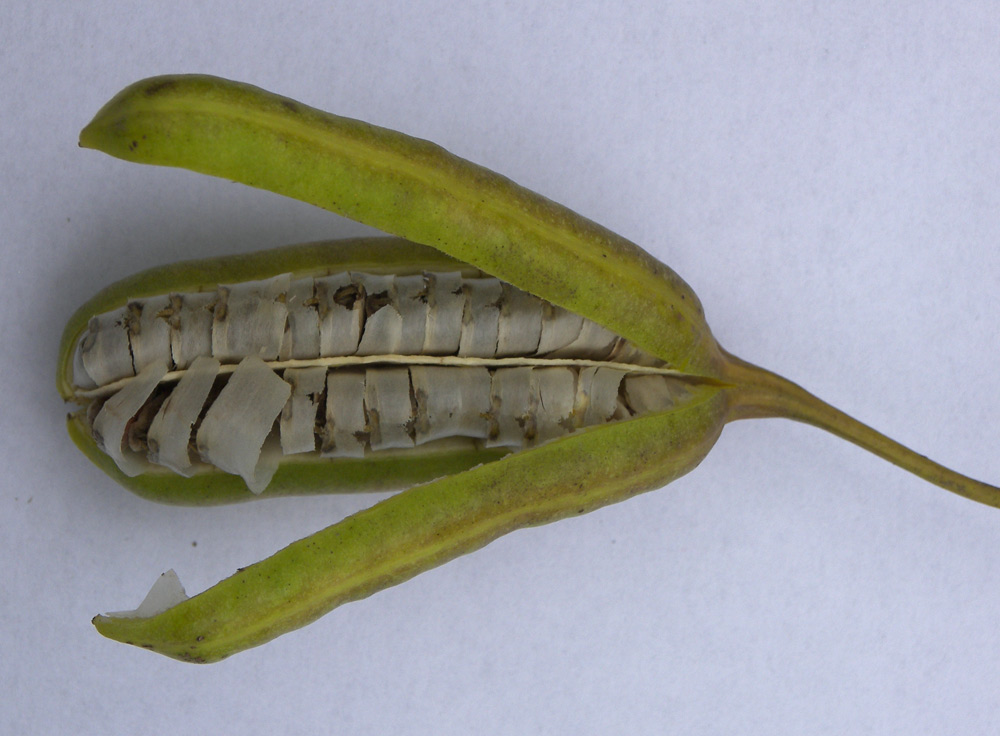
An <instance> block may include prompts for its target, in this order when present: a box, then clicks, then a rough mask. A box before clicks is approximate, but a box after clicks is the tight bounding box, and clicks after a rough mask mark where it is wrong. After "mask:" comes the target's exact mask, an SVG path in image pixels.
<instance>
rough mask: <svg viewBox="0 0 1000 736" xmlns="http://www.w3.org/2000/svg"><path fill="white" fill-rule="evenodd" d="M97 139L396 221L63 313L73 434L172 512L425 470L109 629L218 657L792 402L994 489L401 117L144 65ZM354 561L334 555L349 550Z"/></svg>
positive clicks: (154, 596) (894, 453)
mask: <svg viewBox="0 0 1000 736" xmlns="http://www.w3.org/2000/svg"><path fill="white" fill-rule="evenodd" d="M81 145H83V146H85V147H89V148H96V149H99V150H102V151H105V152H107V153H110V154H112V155H114V156H118V157H120V158H124V159H127V160H132V161H138V162H143V163H153V164H161V165H168V166H180V167H185V168H190V169H193V170H195V171H200V172H204V173H209V174H214V175H216V176H221V177H225V178H227V179H233V180H236V181H240V182H244V183H248V184H252V185H253V186H258V187H261V188H264V189H269V190H271V191H275V192H278V193H281V194H285V195H288V196H292V197H295V198H297V199H301V200H303V201H306V202H311V203H313V204H316V205H319V206H321V207H325V208H327V209H330V210H333V211H335V212H338V213H340V214H344V215H347V216H348V217H352V218H354V219H356V220H358V221H360V222H364V223H366V224H369V225H373V226H375V227H378V228H381V229H382V230H384V231H386V232H388V233H391V234H393V235H396V236H400V237H397V238H382V239H377V238H376V239H362V240H355V241H347V242H341V243H314V244H307V245H302V246H293V247H289V248H282V249H276V250H272V251H266V252H262V253H256V254H249V255H247V256H241V257H239V258H236V259H233V258H218V259H210V260H206V261H198V262H191V263H182V264H177V265H173V266H168V267H163V268H157V269H152V270H150V271H147V272H144V273H141V274H138V275H136V276H134V277H131V278H129V279H126V280H124V281H122V282H119V283H118V284H115V285H112V286H110V287H108V288H107V289H105V290H104V291H102V292H101V293H100V294H98V295H97V296H95V297H94V298H93V299H91V300H90V301H89V302H88V303H87V304H85V305H84V306H83V307H81V309H80V310H79V311H78V312H77V313H76V314H75V315H74V316H73V317H72V318H71V320H70V322H69V324H68V325H67V327H66V331H65V333H64V336H63V342H62V349H61V355H60V367H59V376H58V385H59V390H60V393H61V394H62V395H63V397H64V398H66V399H67V400H71V401H75V402H77V403H79V404H81V405H82V407H81V408H80V409H79V410H78V411H75V412H74V413H73V414H71V415H70V417H69V430H70V434H71V436H72V437H73V439H74V441H75V442H76V443H77V445H78V446H79V447H80V448H81V449H82V450H83V451H84V453H85V454H87V456H88V457H89V458H90V459H91V460H93V461H94V462H95V463H96V464H97V465H99V466H100V467H101V468H103V469H104V470H105V471H106V472H108V473H109V474H110V475H111V476H112V477H114V478H115V479H116V480H118V481H119V482H121V483H122V484H123V485H126V486H127V487H129V488H131V489H132V490H134V491H135V492H137V493H139V494H141V495H143V496H146V497H148V498H151V499H154V500H158V501H164V502H169V503H190V504H199V503H221V502H226V501H233V500H241V499H248V498H254V497H257V496H258V495H271V496H273V495H287V494H294V493H316V492H331V491H346V490H367V489H375V488H407V490H404V491H402V492H401V493H399V494H397V495H395V496H393V497H391V498H389V499H387V500H385V501H382V502H381V503H378V504H376V505H375V506H373V507H371V508H370V509H368V510H366V511H364V512H361V513H359V514H357V515H355V516H352V517H350V518H348V519H345V520H343V521H341V522H340V523H338V524H335V525H333V526H331V527H329V528H327V529H324V530H322V531H320V532H317V533H316V534H314V535H312V536H311V537H308V538H306V539H304V540H301V541H300V542H296V543H294V544H292V545H291V546H289V547H287V548H286V549H284V550H282V551H280V552H278V553H277V554H275V555H274V556H272V557H270V558H268V559H267V560H264V561H263V562H260V563H257V564H256V565H252V566H250V567H247V568H244V569H241V570H240V571H239V572H238V573H236V575H234V576H233V577H231V578H228V579H227V580H224V581H222V582H221V583H219V584H218V585H216V586H214V587H213V588H210V589H209V590H207V591H205V592H204V593H201V594H200V595H197V596H195V597H193V598H187V597H186V595H185V594H184V592H183V589H182V588H181V587H180V584H179V582H178V581H177V579H176V576H174V575H173V574H172V573H171V574H167V575H165V576H163V577H161V579H160V580H159V581H158V582H157V585H156V586H154V589H153V591H151V593H150V596H149V597H148V598H147V600H146V601H145V602H144V603H143V605H142V606H140V607H139V608H138V609H137V610H135V611H131V612H124V613H117V614H109V615H107V616H98V617H97V618H96V619H95V624H96V625H97V627H98V629H99V630H100V631H101V633H103V634H105V635H107V636H109V637H111V638H114V639H118V640H120V641H125V642H128V643H132V644H137V645H140V646H143V647H145V648H149V649H153V650H155V651H159V652H161V653H164V654H167V655H169V656H172V657H176V658H178V659H183V660H188V661H196V662H209V661H215V660H218V659H221V658H223V657H226V656H228V655H230V654H233V653H235V652H237V651H240V650H242V649H245V648H247V647H251V646H255V645H257V644H260V643H263V642H265V641H267V640H269V639H272V638H274V637H275V636H278V635H280V634H282V633H284V632H286V631H288V630H290V629H293V628H296V627H298V626H302V625H303V624H305V623H307V622H309V621H311V620H313V619H315V618H316V617H318V616H320V615H322V614H324V613H326V612H327V611H329V610H330V609H332V608H334V607H335V606H337V605H339V604H340V603H342V602H345V601H348V600H354V599H357V598H360V597H364V596H366V595H369V594H371V593H373V592H375V591H377V590H379V589H381V588H384V587H386V586H388V585H393V584H395V583H398V582H401V581H403V580H405V579H407V578H409V577H411V576H413V575H415V574H417V573H419V572H421V571H423V570H426V569H428V568H430V567H432V566H435V565H438V564H440V563H442V562H444V561H446V560H448V559H451V558H453V557H455V556H457V555H460V554H463V553H465V552H469V551H471V550H474V549H476V548H478V547H481V546H482V545H484V544H487V543H488V542H490V541H491V540H493V539H495V538H496V537H497V536H499V535H501V534H504V533H506V532H508V531H511V530H513V529H516V528H519V527H522V526H525V525H529V524H539V523H544V522H547V521H553V520H556V519H559V518H563V517H565V516H569V515H573V514H579V513H582V512H585V511H589V510H592V509H594V508H597V507H599V506H602V505H605V504H608V503H613V502H615V501H619V500H622V499H624V498H627V497H629V496H631V495H634V494H636V493H639V492H642V491H646V490H650V489H653V488H657V487H660V486H662V485H664V484H666V483H668V482H670V481H671V480H673V479H674V478H676V477H678V476H680V475H682V474H683V473H686V472H687V471H689V470H691V469H692V468H693V467H695V466H696V465H697V464H698V463H699V462H700V461H701V459H702V458H703V457H704V456H705V454H706V453H707V452H708V451H709V450H710V449H711V447H712V445H713V444H714V442H715V440H716V439H717V438H718V436H719V433H720V432H721V430H722V427H723V426H724V424H725V423H726V422H728V421H731V420H734V419H742V418H749V417H765V416H780V417H788V418H793V419H798V420H800V421H805V422H809V423H812V424H815V425H817V426H819V427H822V428H824V429H827V430H829V431H832V432H834V433H836V434H838V435H840V436H841V437H844V438H845V439H848V440H850V441H852V442H855V443H857V444H859V445H861V446H862V447H865V448H867V449H869V450H871V451H873V452H875V453H877V454H879V455H880V456H882V457H884V458H886V459H888V460H890V461H891V462H894V463H896V464H897V465H900V466H901V467H903V468H905V469H907V470H909V471H911V472H913V473H916V474H917V475H919V476H920V477H923V478H925V479H927V480H929V481H931V482H933V483H937V484H938V485H941V486H942V487H944V488H947V489H949V490H952V491H955V492H956V493H959V494H961V495H964V496H967V497H969V498H972V499H974V500H978V501H981V502H984V503H988V504H990V505H994V506H996V505H1000V490H998V489H997V488H994V487H992V486H988V485H986V484H983V483H980V482H978V481H974V480H972V479H969V478H966V477H964V476H961V475H959V474H957V473H954V472H953V471H950V470H947V469H946V468H943V467H941V466H939V465H937V464H935V463H933V462H931V461H930V460H927V459H926V458H924V457H923V456H921V455H918V454H916V453H914V452H912V451H910V450H908V449H906V448H904V447H902V446H901V445H899V444H897V443H895V442H893V441H892V440H889V439H888V438H886V437H884V436H883V435H881V434H879V433H877V432H875V431H874V430H872V429H870V428H868V427H866V426H864V425H862V424H860V423H859V422H857V421H855V420H853V419H851V418H850V417H848V416H846V415H845V414H843V413H842V412H840V411H838V410H836V409H834V408H832V407H830V406H829V405H827V404H825V403H823V402H822V401H820V400H819V399H817V398H815V397H813V396H812V395H811V394H809V393H807V392H806V391H804V390H803V389H801V388H799V387H798V386H796V385H794V384H792V383H790V382H788V381H786V380H785V379H783V378H780V377H779V376H776V375H774V374H772V373H770V372H767V371H764V370H762V369H760V368H756V367H754V366H752V365H750V364H748V363H745V362H743V361H741V360H739V359H737V358H734V357H733V356H731V355H729V354H728V353H726V352H725V351H724V350H722V349H721V348H720V347H719V346H718V344H717V343H716V342H715V340H714V338H713V337H712V334H711V331H710V330H709V328H708V326H707V324H706V323H705V320H704V316H703V312H702V309H701V306H700V304H699V302H698V299H697V298H696V297H695V295H694V294H693V293H692V292H691V290H690V288H689V287H688V286H687V285H686V284H685V283H684V282H683V281H682V280H681V279H680V278H679V277H678V276H677V275H676V274H674V273H673V272H672V271H671V270H670V269H669V268H667V267H666V266H664V265H663V264H661V263H659V262H658V261H656V260H655V259H654V258H652V257H651V256H650V255H649V254H647V253H645V252H644V251H642V250H641V249H640V248H639V247H638V246H636V245H634V244H633V243H631V242H629V241H627V240H625V239H623V238H621V237H619V236H617V235H615V234H614V233H611V232H609V231H607V230H605V229H603V228H601V227H600V226H598V225H595V224H594V223H592V222H590V221H588V220H586V219H584V218H582V217H580V216H579V215H576V214H575V213H573V212H571V211H569V210H567V209H565V208H563V207H561V206H559V205H556V204H554V203H552V202H550V201H548V200H546V199H544V198H542V197H539V196H538V195H536V194H534V193H532V192H529V191H527V190H525V189H522V188H521V187H518V186H517V185H516V184H514V183H512V182H510V181H509V180H507V179H504V178H503V177H500V176H498V175H497V174H494V173H492V172H489V171H486V170H484V169H482V168H480V167H477V166H475V165H474V164H471V163H469V162H467V161H464V160H461V159H459V158H457V157H455V156H452V155H451V154H449V153H447V152H446V151H445V150H443V149H441V148H439V147H437V146H435V145H433V144H430V143H427V142H426V141H420V140H416V139H413V138H410V137H408V136H405V135H403V134H400V133H396V132H393V131H389V130H385V129H381V128H377V127H375V126H371V125H367V124H365V123H361V122H358V121H355V120H349V119H345V118H340V117H336V116H333V115H329V114H327V113H323V112H320V111H318V110H314V109H311V108H307V107H305V106H303V105H301V104H299V103H297V102H294V101H292V100H288V99H285V98H281V97H277V96H275V95H272V94H269V93H267V92H264V91H262V90H259V89H256V88H254V87H250V86H247V85H242V84H238V83H234V82H229V81H226V80H221V79H216V78H211V77H203V76H180V77H160V78H155V79H149V80H145V81H143V82H139V83H137V84H135V85H133V86H131V87H129V88H127V89H126V90H124V91H123V92H122V93H120V94H119V95H118V96H117V97H115V98H114V99H113V100H112V101H111V102H109V103H108V104H107V105H106V106H105V107H104V108H103V109H102V110H101V111H100V112H99V113H98V115H97V117H96V118H95V119H94V121H93V122H91V124H90V125H88V126H87V127H86V128H85V129H84V131H83V133H82V134H81ZM334 551H335V552H336V554H333V552H334Z"/></svg>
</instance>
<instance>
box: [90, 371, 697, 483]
mask: <svg viewBox="0 0 1000 736" xmlns="http://www.w3.org/2000/svg"><path fill="white" fill-rule="evenodd" d="M219 370H220V363H219V361H218V360H217V359H216V358H208V357H199V358H197V359H195V360H194V361H193V363H192V364H191V366H190V367H189V369H188V370H187V371H186V372H185V373H184V375H183V376H182V377H181V379H180V381H179V382H178V383H177V384H176V385H169V384H161V379H162V378H163V376H164V374H165V373H166V365H165V364H162V363H161V364H153V365H150V366H147V367H146V368H145V369H143V370H142V371H140V373H139V376H138V377H137V378H136V379H135V380H133V381H130V382H128V383H127V384H126V385H125V386H124V387H123V388H122V389H121V390H119V391H118V392H117V393H116V394H114V395H112V396H111V397H110V398H109V399H108V400H107V401H105V402H104V404H103V405H102V406H101V408H100V410H99V411H98V412H97V414H96V415H95V417H94V419H93V425H92V426H93V430H94V434H95V437H96V438H97V439H98V441H99V443H101V445H102V447H104V449H105V451H106V452H107V453H108V454H109V455H110V456H111V457H112V458H114V460H115V462H116V463H118V465H119V467H120V468H121V469H122V470H123V471H124V472H125V473H127V474H137V473H140V472H142V471H143V470H144V469H146V468H147V467H148V462H154V463H158V464H161V465H165V466H167V467H170V468H171V469H173V470H175V471H176V472H179V473H182V474H190V473H191V472H192V470H193V469H194V462H195V461H196V460H200V461H203V462H207V463H209V464H212V465H215V466H216V467H218V468H220V469H222V470H224V471H226V472H229V473H234V474H237V475H240V476H241V477H243V479H244V480H245V481H246V483H247V486H248V487H249V488H250V489H251V490H253V491H255V492H260V491H262V490H263V489H264V488H265V487H266V486H267V484H268V482H269V481H270V479H271V476H272V475H273V473H274V471H275V469H276V468H277V464H278V462H279V461H280V458H281V456H282V455H288V454H295V453H302V452H315V451H317V450H319V451H320V452H321V453H322V454H323V455H326V456H331V457H363V456H364V455H365V454H366V453H368V452H373V451H374V452H377V451H380V450H388V449H405V448H413V447H417V446H420V445H423V444H426V443H428V442H432V441H435V440H439V439H443V438H449V437H466V438H473V439H476V440H481V441H482V442H483V443H484V444H485V445H486V446H493V447H496V446H504V447H511V448H520V447H525V446H529V445H533V444H537V443H541V442H545V441H548V440H551V439H554V438H557V437H560V436H563V435H566V434H568V433H570V432H573V431H575V430H576V429H579V428H581V427H587V426H593V425H597V424H602V423H605V422H609V421H616V420H619V419H625V418H628V417H631V416H635V415H638V414H644V413H647V412H651V411H657V410H662V409H665V408H668V407H669V406H670V405H671V404H672V403H674V401H675V400H676V398H677V391H678V386H677V385H676V382H675V381H673V380H672V379H669V378H668V377H666V376H663V375H659V374H642V373H627V372H625V371H623V370H620V369H617V368H610V367H594V366H587V367H577V366H573V367H566V366H549V367H538V366H519V367H505V368H493V369H489V368H486V367H473V366H434V365H411V366H403V367H395V366H378V367H369V368H364V369H362V368H357V369H354V368H352V369H344V368H338V369H327V368H326V367H323V366H314V367H308V368H295V369H293V368H288V369H285V370H284V371H283V374H282V375H279V374H278V373H276V372H275V371H274V370H272V369H271V368H270V367H269V366H268V365H267V364H266V363H264V362H263V361H262V360H260V359H259V358H255V357H250V358H245V359H244V360H243V361H242V362H240V364H239V365H238V366H237V367H236V369H235V371H233V373H232V374H231V375H230V376H229V377H228V380H225V379H224V378H222V379H220V377H219ZM218 384H222V387H221V391H220V390H218ZM213 386H214V387H215V390H214V391H213ZM275 425H277V429H278V431H277V433H276V434H275V435H272V431H273V429H274V428H275ZM269 435H271V436H272V437H273V438H274V439H275V440H277V441H274V440H272V441H273V442H274V445H275V446H274V447H273V448H271V450H269V449H268V448H267V447H266V446H265V441H266V440H268V436H269ZM278 441H280V446H278Z"/></svg>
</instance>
